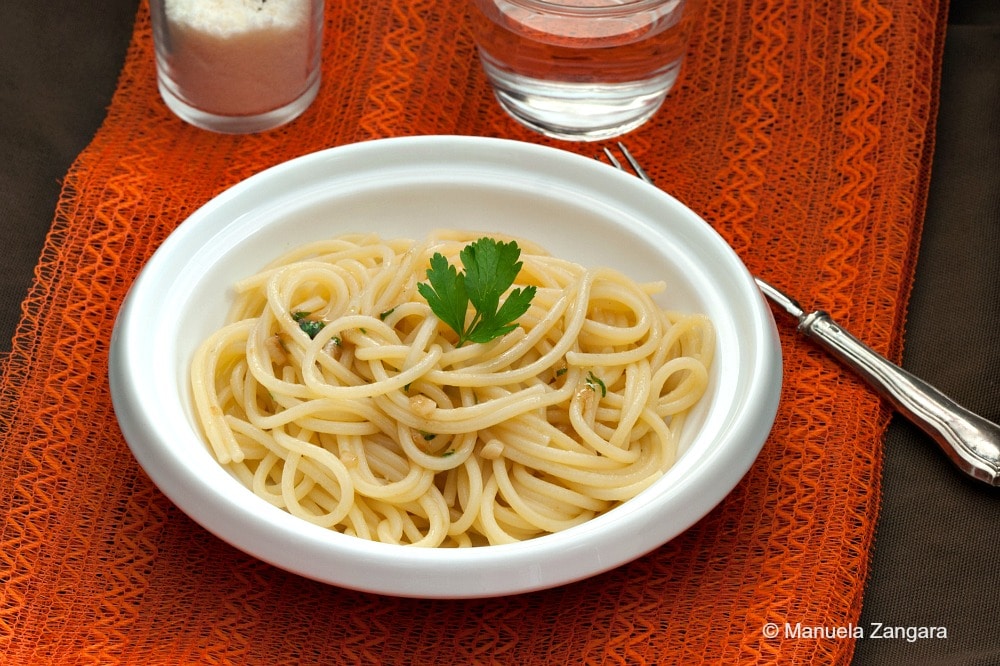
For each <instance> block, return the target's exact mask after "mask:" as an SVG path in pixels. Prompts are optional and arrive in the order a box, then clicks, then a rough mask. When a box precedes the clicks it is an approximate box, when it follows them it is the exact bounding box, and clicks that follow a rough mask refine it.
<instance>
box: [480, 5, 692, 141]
mask: <svg viewBox="0 0 1000 666" xmlns="http://www.w3.org/2000/svg"><path fill="white" fill-rule="evenodd" d="M472 1H473V4H474V10H473V12H472V27H473V33H474V35H475V39H476V44H477V46H478V50H479V56H480V60H481V62H482V65H483V68H484V70H485V71H486V75H487V77H488V78H489V80H490V83H491V84H492V86H493V91H494V94H495V95H496V98H497V100H498V101H499V102H500V105H501V106H502V107H503V108H504V109H505V110H506V111H507V112H508V113H509V114H510V115H511V116H512V117H513V118H514V119H515V120H517V121H519V122H520V123H522V124H524V125H527V126H528V127H530V128H532V129H534V130H536V131H538V132H541V133H542V134H545V135H547V136H552V137H556V138H560V139H568V140H578V141H598V140H602V139H607V138H609V137H613V136H618V135H621V134H624V133H625V132H628V131H630V130H632V129H635V128H636V127H638V126H639V125H641V124H643V123H644V122H646V121H647V120H648V119H649V118H650V117H651V116H652V115H653V114H654V113H655V112H656V110H657V109H658V108H659V107H660V105H661V104H662V103H663V100H664V98H665V97H666V96H667V93H668V92H669V91H670V89H671V87H673V85H674V82H675V81H676V80H677V75H678V73H679V72H680V68H681V63H682V61H683V60H684V54H685V50H686V48H687V41H688V36H689V33H690V26H691V23H692V14H693V10H694V8H695V6H696V5H697V4H698V3H697V2H696V1H693V0H472Z"/></svg>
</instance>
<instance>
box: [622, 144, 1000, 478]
mask: <svg viewBox="0 0 1000 666" xmlns="http://www.w3.org/2000/svg"><path fill="white" fill-rule="evenodd" d="M618 147H619V149H620V150H621V153H622V155H623V157H624V158H625V162H627V163H628V165H629V167H631V170H632V171H633V172H634V173H635V175H637V176H638V177H639V178H641V179H642V180H644V181H646V182H647V183H650V184H653V181H652V179H651V178H650V177H649V175H648V174H647V173H646V172H645V171H644V170H643V168H642V167H641V166H640V165H639V163H638V161H637V160H636V159H635V157H633V156H632V154H631V153H630V152H629V151H628V149H627V148H626V147H625V146H624V144H622V143H619V144H618ZM604 153H605V155H606V156H607V158H608V160H609V161H610V162H611V164H612V165H613V166H615V167H616V168H618V169H621V170H623V171H627V170H628V169H626V168H625V166H624V165H623V164H622V162H621V161H620V160H618V159H617V157H616V156H615V155H614V153H613V152H612V151H611V150H610V149H608V148H605V149H604ZM755 279H756V281H757V286H758V287H759V288H760V290H761V292H762V293H763V294H764V295H765V296H766V297H767V298H768V299H769V300H770V301H771V302H773V303H774V304H775V305H777V306H779V307H780V308H781V309H782V310H784V311H785V312H787V313H788V314H790V315H791V316H793V317H795V318H796V319H798V322H799V325H798V330H799V332H800V333H802V334H803V335H805V336H806V337H808V338H810V339H812V340H813V341H815V342H816V343H817V344H818V345H819V346H820V347H822V348H824V349H825V350H826V351H828V352H829V353H830V354H832V355H833V356H834V357H835V358H837V359H838V360H840V361H841V362H842V363H844V364H845V365H846V366H848V367H849V368H851V369H852V370H854V371H855V372H856V373H857V374H858V375H859V376H860V377H861V378H862V379H864V380H865V381H866V382H867V383H868V384H869V385H870V386H871V387H872V388H874V389H875V390H876V391H878V393H879V394H880V395H882V396H883V397H884V398H885V399H886V400H888V401H889V402H890V403H891V404H892V405H893V407H895V408H896V410H897V411H899V412H900V413H901V414H903V415H904V416H905V417H906V418H907V419H909V420H910V421H911V422H913V423H914V424H915V425H917V426H918V427H919V428H920V429H921V430H923V431H924V432H925V433H927V434H928V435H929V436H930V437H931V438H933V439H934V441H936V442H937V443H938V445H939V446H940V447H941V449H942V450H943V451H944V452H945V454H946V455H947V456H948V458H949V459H950V460H951V461H952V462H953V463H954V464H955V465H956V466H957V467H958V468H959V469H960V470H962V471H963V472H965V473H966V474H968V475H969V476H971V477H972V478H974V479H977V480H979V481H983V482H985V483H988V484H990V485H993V486H1000V426H998V425H997V424H995V423H993V422H992V421H988V420H986V419H984V418H983V417H981V416H979V415H977V414H974V413H973V412H971V411H969V410H968V409H966V408H964V407H962V406H961V405H959V404H957V403H956V402H955V401H954V400H952V399H951V398H949V397H947V396H946V395H944V394H943V393H941V391H939V390H937V389H936V388H934V387H933V386H931V385H930V384H928V383H927V382H925V381H923V380H921V379H919V378H917V377H915V376H914V375H912V374H910V373H909V372H907V371H906V370H903V369H902V368H900V367H899V366H898V365H896V364H894V363H892V362H890V361H889V360H887V359H886V358H884V357H883V356H881V355H879V354H878V353H877V352H875V350H873V349H872V348H871V347H869V346H868V345H866V344H865V343H863V342H861V341H860V340H859V339H858V338H856V337H854V336H853V335H851V333H849V332H848V331H846V330H845V329H843V328H841V327H840V326H839V325H838V324H837V323H836V322H835V321H834V320H833V319H832V318H831V317H830V315H829V314H827V313H826V312H823V311H815V312H808V313H807V312H805V311H804V310H803V309H802V307H801V306H800V305H799V304H798V302H796V301H795V299H793V298H792V297H790V296H788V295H787V294H785V293H783V292H782V291H780V290H779V289H777V288H776V287H774V286H772V285H770V284H768V283H767V282H765V281H764V280H761V279H760V278H755Z"/></svg>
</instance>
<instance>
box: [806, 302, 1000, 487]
mask: <svg viewBox="0 0 1000 666" xmlns="http://www.w3.org/2000/svg"><path fill="white" fill-rule="evenodd" d="M798 328H799V331H800V332H802V333H803V334H804V335H806V336H807V337H809V338H812V339H813V340H814V341H815V342H817V343H818V344H819V345H820V346H822V347H824V348H825V349H826V350H827V351H829V352H830V353H831V354H833V355H834V356H835V357H836V358H838V359H839V360H840V361H841V362H843V363H844V364H846V365H847V366H848V367H850V368H852V369H853V370H854V371H855V372H857V373H858V374H859V375H860V376H861V377H862V378H863V379H864V380H865V381H867V382H868V384H870V385H871V386H872V387H873V388H874V389H875V390H877V391H878V392H879V393H880V394H881V395H882V396H884V397H885V398H886V399H887V400H888V401H889V402H891V403H892V404H893V406H895V407H896V409H898V410H899V411H900V412H901V413H903V414H904V415H905V416H906V417H907V418H909V420H910V421H912V422H913V423H914V424H916V425H917V426H918V427H919V428H920V429H921V430H923V431H924V432H926V433H927V434H928V435H930V436H931V437H932V438H933V439H934V441H936V442H937V443H938V444H939V445H940V446H941V448H942V449H943V450H944V452H945V453H946V454H947V455H948V457H949V458H950V459H951V461H952V462H954V463H955V464H956V465H957V466H958V467H959V468H960V469H961V470H962V471H964V472H965V473H967V474H969V475H970V476H972V477H974V478H976V479H979V480H980V481H985V482H986V483H989V484H991V485H994V486H1000V426H998V425H997V424H995V423H993V422H991V421H987V420H986V419H984V418H982V417H981V416H978V415H977V414H974V413H973V412H970V411H969V410H967V409H965V408H964V407H962V406H960V405H958V404H957V403H955V402H954V401H953V400H952V399H951V398H949V397H947V396H946V395H944V394H943V393H941V392H940V391H938V390H937V389H936V388H934V387H933V386H931V385H930V384H928V383H927V382H925V381H923V380H921V379H919V378H917V377H915V376H913V375H911V374H910V373H909V372H907V371H905V370H903V369H902V368H900V367H899V366H898V365H895V364H894V363H891V362H890V361H888V360H886V359H885V358H884V357H882V356H880V355H879V354H878V353H876V352H875V351H874V350H873V349H871V348H870V347H868V346H867V345H866V344H865V343H863V342H861V341H860V340H858V339H857V338H856V337H854V336H853V335H851V333H849V332H848V331H846V330H845V329H843V328H841V327H840V326H839V325H838V324H837V323H836V322H835V321H834V320H833V319H832V318H831V317H830V315H829V314H827V313H826V312H823V311H822V310H820V311H816V312H812V313H810V314H807V315H805V316H804V317H802V319H801V320H800V322H799V327H798Z"/></svg>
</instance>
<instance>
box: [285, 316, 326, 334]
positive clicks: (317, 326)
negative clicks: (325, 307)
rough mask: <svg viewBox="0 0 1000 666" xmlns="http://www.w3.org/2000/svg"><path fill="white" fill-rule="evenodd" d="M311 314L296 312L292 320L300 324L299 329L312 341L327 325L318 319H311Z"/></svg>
mask: <svg viewBox="0 0 1000 666" xmlns="http://www.w3.org/2000/svg"><path fill="white" fill-rule="evenodd" d="M311 314H312V313H311V312H296V313H294V314H292V319H294V320H295V321H297V322H298V323H299V328H301V329H302V330H303V332H305V334H306V335H308V336H309V338H310V339H312V338H315V337H316V335H317V334H318V333H319V332H320V331H322V330H323V327H324V326H326V324H325V323H323V322H321V321H319V320H317V319H309V315H311Z"/></svg>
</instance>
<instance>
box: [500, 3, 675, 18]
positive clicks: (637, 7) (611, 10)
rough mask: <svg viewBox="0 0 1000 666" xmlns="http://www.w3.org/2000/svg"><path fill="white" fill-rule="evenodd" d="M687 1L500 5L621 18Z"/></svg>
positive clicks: (555, 12) (557, 12) (554, 12)
mask: <svg viewBox="0 0 1000 666" xmlns="http://www.w3.org/2000/svg"><path fill="white" fill-rule="evenodd" d="M685 1H686V0H620V1H618V2H614V1H613V0H578V2H572V1H567V0H502V2H501V3H498V4H509V5H514V6H516V7H523V8H526V9H535V10H539V11H544V12H551V13H553V14H574V15H584V14H589V15H599V16H619V15H627V14H632V13H635V12H638V11H645V10H649V9H654V8H658V7H662V6H665V5H678V6H680V5H682V4H684V3H685Z"/></svg>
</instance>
